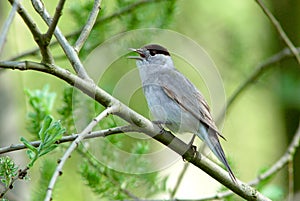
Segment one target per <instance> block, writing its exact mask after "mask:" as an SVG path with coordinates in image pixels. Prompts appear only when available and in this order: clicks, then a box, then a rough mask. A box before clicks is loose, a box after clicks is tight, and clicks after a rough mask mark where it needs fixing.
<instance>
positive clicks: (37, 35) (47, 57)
mask: <svg viewBox="0 0 300 201" xmlns="http://www.w3.org/2000/svg"><path fill="white" fill-rule="evenodd" d="M9 2H10V4H11V5H14V3H15V0H9ZM17 5H18V13H19V15H20V16H21V18H22V19H23V21H24V22H25V24H26V25H27V27H28V28H29V30H30V32H31V34H32V35H33V38H34V40H35V42H36V43H37V45H38V46H39V50H40V51H41V54H42V62H43V63H50V64H52V63H53V57H52V55H51V52H50V49H49V47H48V46H45V45H44V43H43V34H42V33H41V32H40V30H39V29H38V28H37V26H36V24H35V23H34V21H33V20H32V19H31V17H30V16H29V14H28V13H27V11H26V10H25V9H24V8H23V6H22V5H21V4H20V3H17Z"/></svg>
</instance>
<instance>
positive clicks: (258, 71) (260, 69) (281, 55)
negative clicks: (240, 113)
mask: <svg viewBox="0 0 300 201" xmlns="http://www.w3.org/2000/svg"><path fill="white" fill-rule="evenodd" d="M297 49H298V51H300V47H298V48H297ZM292 56H293V53H292V52H291V51H290V50H289V49H288V48H285V49H283V50H282V51H280V52H278V53H277V54H274V55H273V56H271V57H269V58H268V59H267V60H265V61H264V62H262V63H261V64H259V65H258V66H257V67H256V68H255V70H254V71H253V73H252V74H251V75H250V76H249V77H248V78H247V79H246V80H245V81H244V82H243V83H242V84H240V85H239V87H238V88H237V89H236V90H235V92H234V93H233V94H232V95H231V96H230V98H229V99H228V101H227V103H226V106H225V107H224V109H223V111H222V113H221V115H219V117H218V118H217V122H220V121H221V120H222V118H223V117H224V115H225V113H226V112H227V113H228V111H229V108H230V106H231V105H232V104H233V102H234V101H235V100H236V99H237V97H238V96H239V95H240V94H241V93H242V92H243V91H245V90H246V89H247V87H249V86H250V84H251V83H254V82H255V81H257V80H258V78H260V76H262V75H263V74H264V72H265V71H267V70H268V69H270V68H272V67H274V66H273V65H274V64H276V63H277V62H279V61H282V60H284V59H286V58H288V57H292Z"/></svg>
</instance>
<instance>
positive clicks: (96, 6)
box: [74, 0, 101, 54]
mask: <svg viewBox="0 0 300 201" xmlns="http://www.w3.org/2000/svg"><path fill="white" fill-rule="evenodd" d="M100 5H101V0H95V2H94V5H93V8H92V11H91V13H90V15H89V17H88V19H87V22H86V23H85V26H84V27H83V29H82V31H81V33H80V36H79V37H78V39H77V41H76V43H75V45H74V49H75V51H76V52H77V54H78V53H79V52H80V50H81V48H82V46H83V44H84V43H85V41H86V40H87V38H88V36H89V34H90V32H91V30H92V28H93V26H94V24H95V22H96V20H97V16H98V13H99V11H100Z"/></svg>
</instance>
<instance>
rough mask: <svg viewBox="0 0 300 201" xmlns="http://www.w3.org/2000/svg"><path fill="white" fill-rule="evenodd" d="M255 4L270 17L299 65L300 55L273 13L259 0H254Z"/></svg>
mask: <svg viewBox="0 0 300 201" xmlns="http://www.w3.org/2000/svg"><path fill="white" fill-rule="evenodd" d="M256 2H257V4H258V5H259V6H260V7H261V9H262V10H263V11H264V13H265V14H266V15H267V17H268V18H269V19H270V21H271V22H272V24H273V25H274V27H275V28H276V31H277V32H278V34H279V35H280V37H281V38H282V40H283V41H284V43H285V44H286V45H287V46H288V48H289V49H290V50H291V51H292V53H293V55H294V56H295V58H296V60H297V62H298V64H299V65H300V56H299V52H298V51H297V49H296V47H295V46H294V45H293V43H292V42H291V40H290V39H289V37H288V36H287V35H286V33H285V32H284V30H283V28H282V27H281V25H280V23H279V22H278V20H277V19H276V18H275V17H274V15H273V14H272V13H271V12H270V11H269V9H268V8H267V7H266V6H265V5H264V3H263V2H262V1H261V0H256Z"/></svg>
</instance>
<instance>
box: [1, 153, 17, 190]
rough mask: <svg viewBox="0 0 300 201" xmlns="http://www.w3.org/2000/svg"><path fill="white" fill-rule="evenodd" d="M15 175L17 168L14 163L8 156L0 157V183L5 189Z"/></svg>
mask: <svg viewBox="0 0 300 201" xmlns="http://www.w3.org/2000/svg"><path fill="white" fill-rule="evenodd" d="M17 174H18V167H17V166H16V164H15V162H14V161H13V160H12V159H11V158H10V157H8V156H4V157H0V181H1V183H3V184H4V186H5V187H6V188H8V187H9V185H10V184H11V181H12V179H13V178H14V177H15V176H17Z"/></svg>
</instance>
